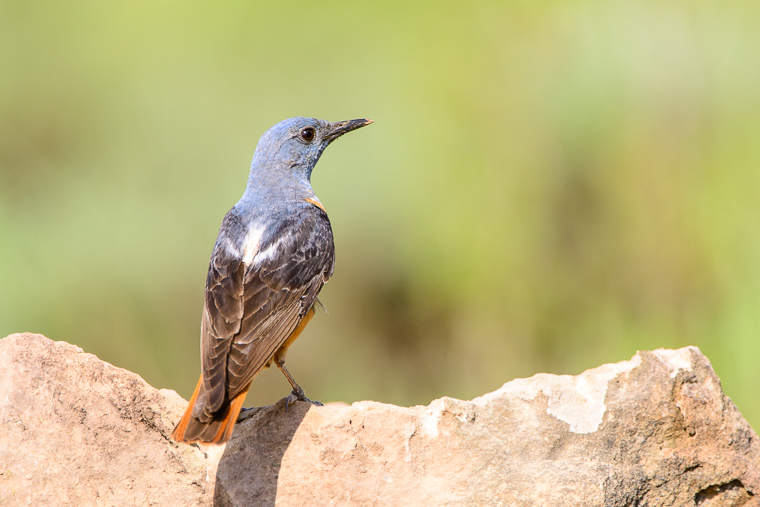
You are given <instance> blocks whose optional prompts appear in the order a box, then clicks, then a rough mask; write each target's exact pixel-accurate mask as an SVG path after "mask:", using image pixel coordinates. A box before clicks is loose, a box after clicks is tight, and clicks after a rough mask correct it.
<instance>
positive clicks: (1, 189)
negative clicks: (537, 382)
mask: <svg viewBox="0 0 760 507" xmlns="http://www.w3.org/2000/svg"><path fill="white" fill-rule="evenodd" d="M272 4H273V5H258V4H257V3H256V2H248V1H246V2H243V1H238V2H224V3H214V4H213V5H211V4H209V3H207V2H197V1H191V2H188V1H181V2H180V1H166V2H155V1H133V2H102V1H95V0H92V1H80V0H77V1H70V2H39V1H30V0H14V1H8V0H0V336H5V335H6V334H9V333H13V332H20V331H33V332H39V333H44V334H46V335H47V336H49V337H51V338H53V339H56V340H66V341H69V342H72V343H76V344H77V345H79V346H81V347H83V348H84V349H85V350H86V351H88V352H92V353H94V354H97V355H98V356H99V357H101V358H102V359H105V360H107V361H109V362H111V363H113V364H115V365H118V366H121V367H124V368H127V369H130V370H132V371H135V372H138V373H139V374H140V375H142V376H143V377H144V378H145V379H146V380H147V381H148V382H150V383H151V384H153V385H154V386H157V387H167V388H172V389H176V390H177V391H178V392H179V393H180V394H182V395H183V396H184V397H186V398H187V397H188V396H189V395H190V394H191V392H192V389H193V388H194V386H195V382H196V380H197V375H198V372H199V354H198V331H199V324H200V316H201V308H202V298H203V284H204V281H205V276H206V267H207V263H208V258H209V255H210V253H211V249H212V246H213V243H214V240H215V238H216V234H217V230H218V227H219V224H220V222H221V220H222V217H223V216H224V214H225V213H226V212H227V210H228V209H229V208H230V207H231V206H232V205H233V204H234V203H235V202H236V201H237V199H238V198H239V197H240V195H241V194H242V192H243V190H244V187H245V182H246V178H247V174H248V167H249V164H250V159H251V156H252V154H253V150H254V148H255V145H256V142H257V140H258V138H259V136H260V135H261V134H262V133H263V132H264V131H265V130H266V129H267V128H268V127H269V126H271V125H272V124H274V123H276V122H278V121H280V120H282V119H285V118H288V117H291V116H297V115H304V116H316V117H321V118H326V119H330V120H334V121H335V120H343V119H349V118H357V117H368V118H373V119H374V120H375V121H376V123H375V124H374V125H372V126H371V127H368V128H366V129H363V130H361V131H358V132H356V133H353V134H351V135H349V136H346V137H345V138H343V139H341V140H340V141H339V142H338V143H336V144H335V145H333V146H332V147H330V148H329V149H328V150H327V152H326V153H325V155H324V157H323V158H322V161H321V162H320V164H319V165H318V166H317V168H316V170H315V172H314V177H313V183H314V187H315V190H316V192H317V194H318V195H319V196H320V199H321V200H322V202H323V203H324V204H325V206H326V208H327V210H328V211H329V213H330V217H331V219H332V223H333V229H334V231H335V240H336V249H337V268H336V272H335V276H334V277H333V279H332V280H331V281H330V283H329V284H328V285H327V286H326V287H325V289H324V290H323V292H322V296H321V299H322V300H323V302H324V303H325V305H326V307H327V309H328V311H329V314H328V315H318V317H317V318H316V319H315V321H314V322H313V323H312V324H311V325H310V326H309V328H308V330H307V332H306V333H305V334H304V336H303V337H302V338H301V339H300V340H299V341H298V344H297V345H296V346H295V347H293V348H291V351H290V354H289V363H288V364H289V369H290V371H291V372H293V374H294V375H295V377H296V378H297V379H298V380H299V382H300V383H301V384H302V385H303V386H305V387H306V391H307V393H308V395H309V396H310V397H312V398H315V399H320V400H322V401H331V400H344V401H348V402H351V401H355V400H361V399H373V400H378V401H384V402H390V403H396V404H426V403H428V402H429V401H430V400H431V399H433V398H436V397H440V396H443V395H449V396H454V397H458V398H472V397H474V396H477V395H479V394H482V393H485V392H487V391H491V390H494V389H496V388H498V387H499V386H500V385H501V384H502V383H503V382H505V381H508V380H510V379H512V378H514V377H524V376H530V375H532V374H534V373H537V372H553V373H569V374H577V373H579V372H581V371H583V370H584V369H587V368H590V367H594V366H597V365H599V364H602V363H605V362H615V361H620V360H626V359H629V358H630V357H631V356H632V355H633V354H634V353H635V351H636V350H637V349H654V348H658V347H682V346H685V345H697V346H699V347H700V348H701V349H702V350H703V351H704V352H705V353H706V354H707V356H708V357H709V358H710V359H711V360H712V362H713V365H714V367H715V369H716V370H717V372H718V374H719V375H720V377H721V379H722V380H723V385H724V388H725V390H726V392H727V393H728V395H729V396H731V397H732V399H733V400H734V401H735V402H736V403H737V405H738V406H739V408H740V410H741V411H742V412H743V413H744V415H745V416H746V417H747V418H748V419H749V420H750V422H752V423H753V424H754V426H755V427H756V428H757V427H758V426H760V397H759V396H758V394H757V393H758V391H760V366H758V360H760V262H758V261H759V260H760V223H759V220H758V217H759V216H760V30H758V29H757V27H758V21H760V2H757V0H745V1H738V0H736V1H733V0H729V1H726V2H720V3H718V2H708V1H700V0H696V1H694V0H689V1H686V0H684V1H671V0H656V1H655V0H645V1H640V0H636V1H634V0H627V1H618V2H609V1H601V0H599V1H586V0H580V1H573V2H570V1H565V2H560V1H536V0H531V1H529V0H524V1H512V2H488V1H487V2H446V1H437V2H426V3H423V2H414V3H412V2H385V3H381V2H348V1H346V2H281V3H277V4H276V5H274V3H272ZM289 391H290V389H289V387H288V385H287V383H286V381H285V379H284V378H283V377H282V376H281V375H280V373H279V372H277V371H276V370H274V371H267V372H265V373H264V374H263V375H262V376H260V377H259V379H257V381H256V383H255V384H254V388H253V389H252V391H251V394H250V395H249V397H248V402H247V404H249V405H250V404H264V403H271V402H274V401H275V400H277V399H279V398H280V397H282V396H285V395H287V394H288V393H289Z"/></svg>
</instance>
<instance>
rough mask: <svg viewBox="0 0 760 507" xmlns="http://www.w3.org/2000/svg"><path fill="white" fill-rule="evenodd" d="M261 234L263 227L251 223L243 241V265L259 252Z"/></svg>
mask: <svg viewBox="0 0 760 507" xmlns="http://www.w3.org/2000/svg"><path fill="white" fill-rule="evenodd" d="M262 234H264V227H263V226H262V225H258V224H256V225H251V227H250V228H249V229H248V234H247V235H246V237H245V241H244V242H243V263H244V264H245V265H249V264H250V263H251V262H252V261H253V260H254V259H255V258H256V257H258V255H257V254H258V252H259V245H260V243H261V236H262ZM267 250H268V249H267Z"/></svg>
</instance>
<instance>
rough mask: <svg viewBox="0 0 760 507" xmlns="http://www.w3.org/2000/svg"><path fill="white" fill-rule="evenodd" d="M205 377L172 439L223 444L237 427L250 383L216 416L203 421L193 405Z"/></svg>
mask: <svg viewBox="0 0 760 507" xmlns="http://www.w3.org/2000/svg"><path fill="white" fill-rule="evenodd" d="M202 382H203V377H202V376H201V378H200V380H198V385H197V386H195V392H194V393H193V396H192V398H190V403H189V404H188V406H187V410H185V414H184V415H183V416H182V419H180V420H179V422H178V423H177V426H176V427H175V428H174V431H173V432H172V440H174V441H175V442H178V443H182V444H192V443H199V444H223V443H225V442H226V441H227V440H229V439H230V437H231V436H232V430H233V429H234V428H235V423H236V422H237V418H238V415H239V414H240V409H241V408H242V407H243V401H245V395H246V394H248V388H249V387H250V384H249V385H248V386H247V387H246V388H245V389H244V390H243V392H241V393H240V394H238V395H237V396H235V397H234V398H233V399H232V400H230V402H229V403H226V404H225V405H224V406H223V407H222V408H221V409H220V410H219V412H217V413H216V414H214V418H213V419H211V420H210V421H209V422H207V423H203V422H201V421H199V420H198V419H196V418H195V417H193V406H194V405H195V400H196V399H197V398H198V392H199V391H200V389H201V383H202Z"/></svg>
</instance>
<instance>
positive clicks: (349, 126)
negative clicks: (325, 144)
mask: <svg viewBox="0 0 760 507" xmlns="http://www.w3.org/2000/svg"><path fill="white" fill-rule="evenodd" d="M370 123H374V120H367V119H365V118H362V119H359V120H346V121H339V122H337V123H333V124H332V127H333V128H332V130H330V132H328V133H327V135H326V136H325V139H327V140H328V141H329V142H333V141H335V140H336V139H337V138H339V137H340V136H342V135H343V134H345V133H347V132H351V131H352V130H356V129H358V128H362V127H364V126H366V125H369V124H370Z"/></svg>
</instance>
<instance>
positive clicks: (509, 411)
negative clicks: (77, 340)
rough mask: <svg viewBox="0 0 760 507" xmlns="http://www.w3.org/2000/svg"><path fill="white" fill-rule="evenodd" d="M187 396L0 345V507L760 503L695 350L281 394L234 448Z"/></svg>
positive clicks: (741, 446) (737, 439) (75, 357)
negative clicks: (534, 371)
mask: <svg viewBox="0 0 760 507" xmlns="http://www.w3.org/2000/svg"><path fill="white" fill-rule="evenodd" d="M185 404H186V402H185V401H184V400H182V399H181V398H180V397H179V396H178V395H177V394H176V393H174V392H173V391H167V390H161V391H158V390H156V389H153V388H152V387H150V386H149V385H148V384H146V383H145V382H144V381H143V380H142V379H141V378H140V377H138V376H137V375H135V374H133V373H130V372H128V371H125V370H122V369H119V368H116V367H114V366H112V365H110V364H108V363H105V362H103V361H100V360H99V359H97V358H96V357H95V356H93V355H91V354H85V353H84V352H82V351H81V349H79V348H77V347H75V346H72V345H69V344H66V343H63V342H53V341H51V340H48V339H47V338H45V337H43V336H40V335H33V334H19V335H11V336H9V337H7V338H5V339H3V340H0V425H1V427H2V429H3V431H2V432H1V433H0V506H3V507H4V506H6V505H10V506H16V505H45V506H58V505H67V506H68V505H75V506H89V505H98V506H101V505H105V506H111V505H119V506H121V505H162V506H163V505H167V506H184V505H212V504H213V505H215V506H219V507H228V506H273V505H278V506H314V505H345V506H365V505H366V506H370V505H371V506H377V507H382V506H400V505H403V506H417V505H419V506H446V505H451V506H454V505H456V506H512V505H515V506H528V505H542V506H563V507H564V506H581V505H582V506H600V507H601V506H604V507H624V506H626V507H627V506H631V507H632V506H648V507H654V506H699V507H724V506H740V505H744V506H747V507H749V506H757V505H760V501H759V499H760V440H759V439H758V437H757V435H756V434H755V433H754V432H753V431H752V429H751V428H750V426H749V425H748V424H747V422H746V421H745V420H744V419H743V418H742V417H741V414H740V413H739V411H738V410H737V409H736V407H735V406H734V404H733V403H732V402H731V400H730V399H729V398H727V397H726V396H725V395H724V394H723V392H722V390H721V387H720V380H719V379H718V377H717V376H716V375H715V372H714V371H713V370H712V367H711V366H710V363H709V361H708V360H707V358H705V357H704V356H703V355H702V354H701V353H700V352H699V350H698V349H696V348H694V347H687V348H684V349H680V350H658V351H654V352H640V353H638V354H637V355H636V356H634V358H633V359H632V360H630V361H625V362H621V363H617V364H609V365H604V366H601V367H599V368H595V369H593V370H588V371H586V372H584V373H583V374H581V375H578V376H567V375H563V376H557V375H547V374H539V375H536V376H534V377H531V378H528V379H518V380H513V381H511V382H508V383H506V384H504V386H503V387H501V388H500V389H499V390H497V391H494V392H492V393H489V394H486V395H484V396H482V397H480V398H476V399H474V400H472V401H461V400H455V399H451V398H442V399H440V400H435V401H434V402H432V403H431V404H430V405H429V406H427V407H411V408H402V407H396V406H393V405H385V404H381V403H375V402H360V403H354V404H353V405H351V406H347V405H344V404H328V405H327V406H325V407H320V408H317V407H313V406H311V405H309V404H306V403H301V402H296V403H294V404H291V405H290V406H289V407H286V404H285V401H284V400H282V401H280V402H279V403H277V404H275V405H272V406H269V407H262V408H258V409H254V410H250V411H248V412H246V413H244V417H245V420H243V421H242V422H240V423H239V424H238V425H237V427H236V429H235V433H234V434H233V437H232V439H231V440H230V442H229V443H228V444H227V446H226V448H225V447H224V446H222V447H207V448H205V449H203V450H201V449H199V448H198V447H197V446H188V445H176V444H174V443H173V442H171V441H170V440H169V433H170V431H171V429H172V428H173V425H174V423H175V422H176V421H178V420H179V418H180V416H181V414H182V411H183V410H184V408H185V406H186V405H185Z"/></svg>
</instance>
